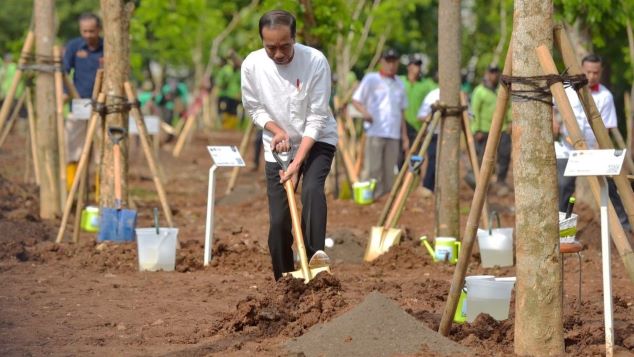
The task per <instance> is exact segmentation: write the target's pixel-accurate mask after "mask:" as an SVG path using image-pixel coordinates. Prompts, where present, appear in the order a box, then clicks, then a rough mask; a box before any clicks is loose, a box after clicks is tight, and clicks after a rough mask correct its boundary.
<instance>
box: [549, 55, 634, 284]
mask: <svg viewBox="0 0 634 357" xmlns="http://www.w3.org/2000/svg"><path fill="white" fill-rule="evenodd" d="M536 52H537V57H538V58H539V62H540V64H541V66H542V68H543V70H544V73H545V74H557V67H556V66H555V62H554V60H553V58H552V56H551V55H550V51H549V50H548V48H547V47H545V46H543V45H542V46H539V47H537V49H536ZM550 89H551V92H552V94H553V97H555V102H556V103H557V109H558V110H559V112H560V113H561V116H562V118H563V120H564V123H565V125H566V129H568V132H569V133H570V139H571V140H572V143H573V147H574V148H575V149H576V150H587V149H588V145H587V144H586V142H585V140H584V137H583V134H582V132H581V129H580V128H579V124H577V120H576V118H575V115H574V112H573V111H572V107H571V106H570V102H569V101H568V97H567V96H566V92H565V91H564V86H563V84H562V83H561V82H555V83H553V84H551V86H550ZM588 180H589V182H590V188H591V190H592V193H593V196H594V198H595V200H596V201H597V203H598V204H599V203H600V197H601V196H600V185H599V181H598V179H597V178H596V177H588ZM626 180H627V177H626ZM608 214H609V220H610V223H609V228H610V232H611V236H612V240H613V241H614V245H615V246H616V248H617V250H618V251H619V255H620V256H621V258H622V259H623V263H624V264H625V269H626V271H627V272H628V275H629V277H630V279H631V280H632V281H634V254H633V253H632V247H631V246H630V244H629V242H628V240H627V236H626V235H625V231H624V230H623V226H621V223H620V222H619V219H618V216H617V215H616V211H615V210H614V206H613V205H612V203H611V202H610V206H609V211H608Z"/></svg>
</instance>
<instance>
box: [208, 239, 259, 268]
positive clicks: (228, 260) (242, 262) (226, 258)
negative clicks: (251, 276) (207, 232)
mask: <svg viewBox="0 0 634 357" xmlns="http://www.w3.org/2000/svg"><path fill="white" fill-rule="evenodd" d="M201 247H202V245H201ZM200 254H201V255H200V256H201V257H202V249H201V252H200ZM212 254H213V259H212V261H211V263H210V265H211V266H212V267H214V268H216V269H224V270H227V269H228V270H235V269H239V270H245V269H246V270H256V271H263V270H270V269H271V261H270V258H269V253H268V250H267V248H266V247H263V246H262V245H261V244H260V242H259V241H257V240H244V239H243V240H240V241H239V242H237V243H232V244H228V243H224V242H223V241H221V240H218V241H217V243H216V244H214V249H213V253H212Z"/></svg>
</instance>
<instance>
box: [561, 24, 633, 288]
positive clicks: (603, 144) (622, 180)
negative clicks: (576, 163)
mask: <svg viewBox="0 0 634 357" xmlns="http://www.w3.org/2000/svg"><path fill="white" fill-rule="evenodd" d="M554 39H555V44H556V46H557V47H558V49H559V52H560V53H561V55H562V57H563V59H564V64H565V65H566V67H567V68H568V72H569V73H570V74H571V75H576V74H583V72H582V70H581V67H580V66H579V62H578V61H577V57H576V55H575V52H574V49H573V48H572V45H571V44H570V40H569V39H568V35H567V34H566V32H565V31H564V30H563V28H562V27H561V26H555V29H554ZM577 95H578V96H579V100H580V101H581V104H582V105H583V110H584V112H585V114H586V118H588V123H589V124H590V127H592V131H593V132H594V136H595V137H596V139H597V142H598V144H599V148H601V149H614V145H612V140H610V135H609V134H608V130H607V129H606V127H605V124H604V123H603V119H602V118H601V114H600V113H599V111H598V110H597V106H596V104H595V103H594V99H593V98H592V95H591V94H590V89H588V86H587V85H586V86H583V88H581V89H578V90H577ZM613 179H614V183H615V184H616V187H617V189H618V192H619V197H620V198H621V202H622V203H623V207H624V208H625V211H626V212H627V218H628V221H629V222H630V224H631V225H632V226H634V192H633V191H632V186H630V184H629V182H628V180H627V174H626V172H625V170H621V173H620V174H619V175H618V176H614V177H613ZM632 273H633V274H634V271H633V272H632ZM633 276H634V275H633Z"/></svg>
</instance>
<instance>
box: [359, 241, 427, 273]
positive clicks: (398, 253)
mask: <svg viewBox="0 0 634 357" xmlns="http://www.w3.org/2000/svg"><path fill="white" fill-rule="evenodd" d="M431 263H432V260H431V257H430V256H429V254H428V253H427V250H426V249H425V247H421V246H420V245H419V244H417V243H416V242H414V241H411V240H410V241H405V242H402V243H401V244H399V245H396V246H393V247H392V248H390V250H388V251H387V253H385V254H382V255H381V256H379V257H378V258H376V259H375V260H373V261H372V263H371V265H372V266H375V267H379V268H390V269H395V268H397V267H398V268H404V269H414V268H420V267H425V266H428V265H430V264H431Z"/></svg>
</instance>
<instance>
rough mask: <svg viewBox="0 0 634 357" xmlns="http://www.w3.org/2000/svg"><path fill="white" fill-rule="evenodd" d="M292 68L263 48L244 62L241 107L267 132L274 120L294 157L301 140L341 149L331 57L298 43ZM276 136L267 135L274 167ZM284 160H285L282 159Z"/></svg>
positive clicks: (266, 144)
mask: <svg viewBox="0 0 634 357" xmlns="http://www.w3.org/2000/svg"><path fill="white" fill-rule="evenodd" d="M294 51H295V53H294V55H293V59H292V60H291V62H290V63H288V64H285V65H279V64H276V63H275V62H274V61H273V60H272V59H271V58H269V56H268V55H267V54H266V51H265V50H264V49H263V48H262V49H259V50H257V51H254V52H251V53H250V54H249V55H248V56H247V58H245V60H244V62H243V63H242V72H241V73H242V76H241V82H242V104H243V105H244V109H245V110H246V111H247V112H248V113H249V115H250V116H251V118H252V119H253V122H254V123H255V124H256V125H257V126H259V127H261V128H264V126H265V125H266V123H268V122H269V121H274V122H275V123H276V124H277V125H278V126H280V127H281V128H282V129H284V130H285V131H286V133H287V134H288V136H289V138H290V141H291V147H292V148H291V154H294V153H295V152H296V151H297V149H298V148H299V144H300V142H301V140H302V137H304V136H307V137H310V138H312V139H314V140H315V141H320V142H324V143H327V144H331V145H337V123H336V121H335V118H334V117H333V115H332V112H331V111H330V107H329V106H328V101H329V99H330V87H331V83H332V79H331V76H330V66H329V65H328V61H327V60H326V57H325V56H324V55H323V54H322V53H321V52H319V51H318V50H316V49H314V48H311V47H308V46H304V45H301V44H295V46H294ZM271 139H273V135H272V133H271V132H269V131H268V130H264V133H263V135H262V141H263V143H264V159H265V160H266V161H269V162H275V159H274V158H273V154H272V153H271ZM280 156H282V157H283V159H285V158H284V155H280Z"/></svg>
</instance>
